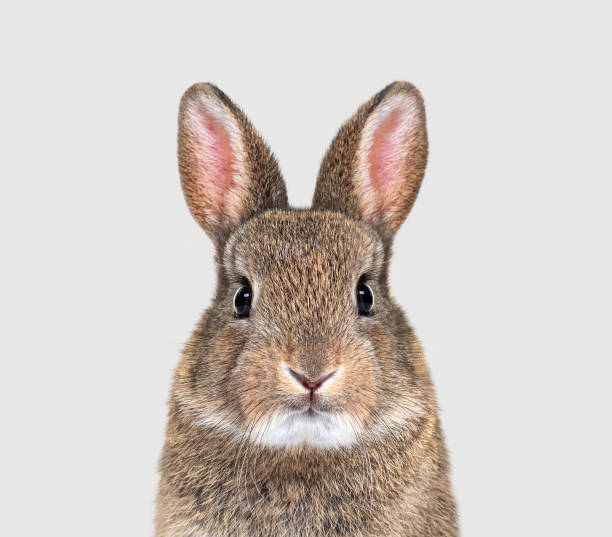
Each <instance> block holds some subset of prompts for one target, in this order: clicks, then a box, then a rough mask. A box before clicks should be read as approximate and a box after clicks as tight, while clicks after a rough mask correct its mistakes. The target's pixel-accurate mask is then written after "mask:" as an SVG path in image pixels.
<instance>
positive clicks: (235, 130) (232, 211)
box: [178, 84, 287, 245]
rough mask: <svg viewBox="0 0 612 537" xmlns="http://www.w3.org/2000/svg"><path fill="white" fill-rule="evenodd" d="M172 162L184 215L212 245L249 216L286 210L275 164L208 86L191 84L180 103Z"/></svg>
mask: <svg viewBox="0 0 612 537" xmlns="http://www.w3.org/2000/svg"><path fill="white" fill-rule="evenodd" d="M178 158H179V169H180V174H181V184H182V187H183V193H184V195H185V200H186V201H187V205H188V206H189V210H190V211H191V214H192V215H193V217H194V218H195V220H196V221H197V222H198V224H200V226H202V228H203V229H204V230H205V231H206V232H207V233H208V235H210V237H211V238H212V239H213V241H214V242H215V243H216V244H217V245H219V244H221V243H222V242H223V241H224V240H225V238H227V235H228V234H229V232H231V230H232V229H234V228H235V227H236V226H238V225H239V224H240V223H241V222H243V221H245V220H247V219H248V218H250V217H251V216H253V215H254V214H255V213H257V212H259V211H262V210H264V209H271V208H285V207H287V191H286V188H285V183H284V181H283V179H282V176H281V173H280V171H279V169H278V164H277V162H276V159H275V158H274V156H273V155H272V153H271V151H270V150H269V148H268V146H267V145H266V144H265V143H264V141H263V140H262V139H261V137H260V136H259V135H258V134H257V132H256V131H255V129H254V128H253V126H252V125H251V123H250V122H249V120H248V119H247V118H246V116H245V115H244V114H243V113H242V111H241V110H240V109H239V108H238V107H237V106H236V105H234V103H232V101H230V99H229V98H228V97H227V96H226V95H225V94H224V93H223V92H222V91H221V90H219V89H218V88H217V87H215V86H213V85H212V84H194V85H193V86H191V87H190V88H189V89H188V90H187V91H186V92H185V94H184V95H183V98H182V99H181V106H180V112H179V132H178Z"/></svg>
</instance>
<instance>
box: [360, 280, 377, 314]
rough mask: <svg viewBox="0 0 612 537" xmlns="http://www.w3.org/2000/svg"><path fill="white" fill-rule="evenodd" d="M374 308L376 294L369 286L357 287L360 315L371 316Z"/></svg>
mask: <svg viewBox="0 0 612 537" xmlns="http://www.w3.org/2000/svg"><path fill="white" fill-rule="evenodd" d="M373 306H374V294H373V293H372V289H371V288H370V286H369V285H366V284H365V283H360V284H358V285H357V310H358V311H359V315H370V314H371V313H372V308H373Z"/></svg>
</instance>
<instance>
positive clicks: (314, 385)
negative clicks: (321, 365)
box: [289, 368, 337, 392]
mask: <svg viewBox="0 0 612 537" xmlns="http://www.w3.org/2000/svg"><path fill="white" fill-rule="evenodd" d="M336 371H337V369H336V370H334V371H332V372H331V373H328V374H327V375H325V376H324V377H321V378H320V379H319V380H315V381H312V380H310V379H308V378H307V377H306V376H305V375H303V374H302V373H298V372H297V371H295V370H293V369H291V368H289V373H291V376H292V377H293V378H294V379H295V380H297V381H298V382H299V383H300V384H301V385H302V386H304V388H306V389H308V390H310V391H311V392H314V391H316V390H318V389H319V388H320V387H321V386H322V385H323V383H324V382H325V381H326V380H329V379H330V378H332V377H333V376H334V375H335V374H336Z"/></svg>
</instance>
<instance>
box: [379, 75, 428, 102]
mask: <svg viewBox="0 0 612 537" xmlns="http://www.w3.org/2000/svg"><path fill="white" fill-rule="evenodd" d="M383 91H384V92H385V96H390V95H398V94H404V95H406V96H408V97H410V98H411V99H413V100H415V101H417V102H418V103H419V104H420V105H421V106H423V104H424V101H423V95H422V94H421V92H420V91H419V89H418V88H417V87H416V86H415V85H414V84H412V83H410V82H407V81H405V80H396V81H395V82H391V84H389V85H388V86H387V87H386V88H385V89H384V90H383Z"/></svg>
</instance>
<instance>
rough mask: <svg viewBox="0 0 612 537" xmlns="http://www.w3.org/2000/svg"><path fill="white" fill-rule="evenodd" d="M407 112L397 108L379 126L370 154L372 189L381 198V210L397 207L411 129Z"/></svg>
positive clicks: (373, 138)
mask: <svg viewBox="0 0 612 537" xmlns="http://www.w3.org/2000/svg"><path fill="white" fill-rule="evenodd" d="M405 113H406V112H405V111H404V110H402V109H401V108H398V109H395V110H393V111H392V112H390V113H389V114H388V115H387V117H385V118H384V119H383V120H382V121H381V123H380V125H378V126H377V127H376V130H375V132H374V135H373V137H372V145H371V146H370V150H369V153H368V164H369V172H370V181H371V186H372V188H373V189H374V191H375V192H376V194H377V196H378V202H379V206H378V208H377V209H378V211H380V212H385V211H386V210H387V209H388V208H389V207H390V206H391V205H393V204H394V201H395V198H396V195H397V194H399V191H400V187H401V183H402V178H403V176H404V166H405V156H406V148H407V144H408V137H409V135H408V129H407V128H406V124H405V120H406V118H405Z"/></svg>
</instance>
